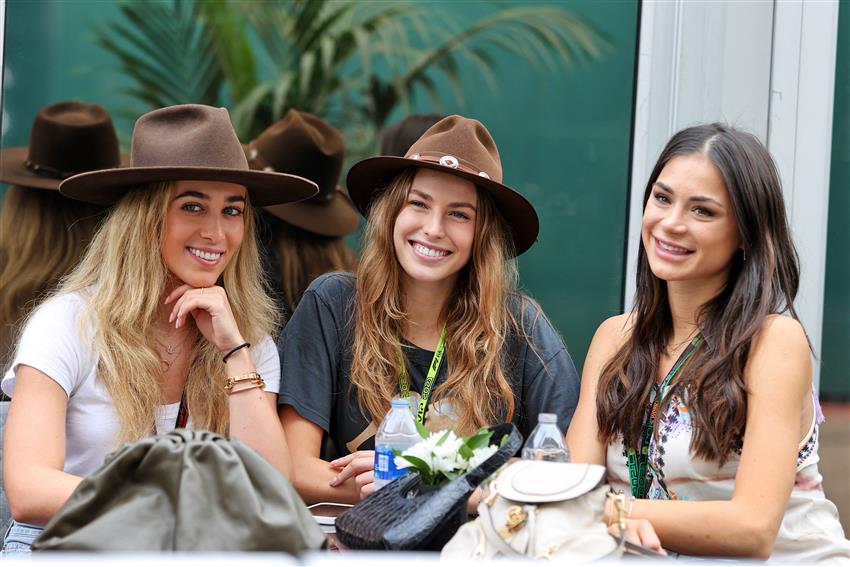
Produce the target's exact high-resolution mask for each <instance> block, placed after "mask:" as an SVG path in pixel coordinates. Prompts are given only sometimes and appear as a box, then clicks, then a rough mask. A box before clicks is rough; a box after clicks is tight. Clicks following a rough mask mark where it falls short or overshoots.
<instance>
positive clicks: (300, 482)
mask: <svg viewBox="0 0 850 567" xmlns="http://www.w3.org/2000/svg"><path fill="white" fill-rule="evenodd" d="M294 467H295V469H296V473H295V488H296V489H297V490H298V494H300V495H301V498H302V499H303V500H304V501H305V502H306V503H307V504H315V503H316V502H341V503H344V504H356V503H358V502H360V492H359V489H358V487H357V484H356V483H355V481H354V479H353V478H350V479H348V480H347V481H346V482H344V483H342V484H341V485H339V486H331V484H330V483H331V481H332V480H333V479H334V478H336V477H337V475H338V474H339V472H340V471H339V470H338V469H335V468H334V467H332V466H331V464H330V463H329V462H327V461H324V460H322V459H319V458H317V457H309V456H306V455H301V456H297V457H296V458H295V462H294Z"/></svg>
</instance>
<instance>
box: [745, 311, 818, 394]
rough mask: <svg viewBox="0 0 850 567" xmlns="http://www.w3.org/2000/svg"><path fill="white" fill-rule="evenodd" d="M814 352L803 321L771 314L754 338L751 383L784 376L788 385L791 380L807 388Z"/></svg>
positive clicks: (749, 373) (748, 377) (747, 378)
mask: <svg viewBox="0 0 850 567" xmlns="http://www.w3.org/2000/svg"><path fill="white" fill-rule="evenodd" d="M810 355H811V353H810V351H809V340H808V338H807V337H806V332H805V330H804V329H803V326H802V325H801V324H800V322H799V321H797V320H796V319H793V318H791V317H788V316H785V315H778V314H774V315H769V316H768V317H766V318H765V321H764V323H762V326H761V329H759V331H758V333H756V335H755V337H753V342H752V348H751V350H750V356H749V361H748V365H747V366H748V370H749V371H748V372H747V376H746V380H747V383H748V385H749V386H751V387H758V386H759V385H769V384H772V383H773V382H774V381H775V380H779V379H781V380H782V381H783V384H784V385H785V386H786V387H787V386H788V385H789V381H791V382H792V383H795V384H797V385H799V387H801V388H806V387H808V385H809V384H811V379H812V375H811V374H812V369H811V356H810ZM773 385H775V384H773Z"/></svg>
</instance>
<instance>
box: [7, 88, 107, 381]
mask: <svg viewBox="0 0 850 567" xmlns="http://www.w3.org/2000/svg"><path fill="white" fill-rule="evenodd" d="M120 163H121V156H120V154H119V152H118V138H117V137H116V135H115V128H113V126H112V119H111V118H110V116H109V113H108V112H107V111H106V109H105V108H103V107H102V106H100V105H98V104H86V103H82V102H78V101H72V100H71V101H63V102H58V103H56V104H51V105H50V106H47V107H45V108H42V109H41V110H39V111H38V113H37V114H36V116H35V119H34V120H33V125H32V128H31V130H30V143H29V146H27V147H17V148H3V149H2V150H0V181H3V182H5V183H9V184H10V185H11V187H9V188H8V189H7V191H6V196H5V198H4V200H3V206H2V208H0V368H2V369H3V370H5V368H6V364H5V363H6V361H7V359H8V357H9V356H10V354H11V353H10V350H11V349H12V348H13V347H14V337H15V334H16V330H17V323H18V322H19V321H21V320H23V319H25V318H26V316H27V315H28V313H29V311H30V309H31V308H32V307H33V305H34V304H35V303H36V302H37V301H38V300H39V299H40V298H41V297H42V296H43V295H45V294H46V293H48V292H49V291H50V290H52V289H53V288H55V287H56V285H57V284H58V283H59V280H60V279H61V278H62V276H64V275H65V274H66V273H67V272H68V271H70V270H71V269H72V268H73V267H74V266H76V265H77V263H78V262H79V260H80V258H82V256H83V252H85V249H86V246H88V243H89V241H91V238H92V236H94V233H95V230H96V229H97V225H98V222H99V221H100V220H101V218H102V213H103V211H104V209H103V207H99V206H97V205H92V204H90V203H83V202H80V201H75V200H73V199H68V198H67V197H64V196H62V195H61V194H60V193H59V192H58V191H57V189H59V184H60V183H61V182H62V180H63V179H65V178H67V177H69V176H71V175H74V174H76V173H81V172H84V171H93V170H96V169H107V168H111V167H118V166H119V165H120Z"/></svg>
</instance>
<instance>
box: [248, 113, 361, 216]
mask: <svg viewBox="0 0 850 567" xmlns="http://www.w3.org/2000/svg"><path fill="white" fill-rule="evenodd" d="M246 152H247V155H248V160H249V164H250V166H251V168H252V169H265V170H267V171H268V168H271V170H272V171H277V172H280V173H291V174H294V175H298V176H301V177H304V178H306V179H309V180H311V181H313V182H315V183H316V184H317V185H318V186H319V193H318V194H317V195H316V196H315V197H313V198H312V200H313V201H318V202H327V201H330V200H331V199H332V198H333V196H334V192H335V191H336V188H337V185H338V183H339V176H340V174H341V173H342V164H343V159H344V156H345V142H344V141H343V138H342V134H341V133H340V132H339V130H337V129H336V128H334V127H333V126H331V125H330V124H328V123H327V122H325V121H324V120H322V119H321V118H319V117H318V116H316V115H314V114H310V113H307V112H299V111H297V110H294V109H292V110H290V111H289V112H287V114H286V116H285V117H284V118H283V119H282V120H280V121H278V122H276V123H275V124H272V125H271V126H270V127H269V128H267V129H266V130H265V131H264V132H263V133H262V134H260V135H259V136H258V137H257V139H256V140H254V141H253V142H251V143H250V144H249V145H248V147H247V148H246Z"/></svg>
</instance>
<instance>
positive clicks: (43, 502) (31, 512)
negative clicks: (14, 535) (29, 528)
mask: <svg viewBox="0 0 850 567" xmlns="http://www.w3.org/2000/svg"><path fill="white" fill-rule="evenodd" d="M20 470H21V471H25V474H17V473H15V472H13V471H10V470H9V467H7V468H6V471H5V472H6V480H5V483H4V484H5V489H6V497H7V499H8V500H9V509H10V510H11V512H12V517H13V518H14V519H15V520H16V521H18V522H23V523H25V524H32V525H35V526H43V525H45V524H46V523H47V522H49V521H50V519H51V518H53V516H54V515H55V514H56V512H57V511H58V510H59V508H61V507H62V506H63V505H64V504H65V502H67V501H68V498H70V497H71V494H73V492H74V490H76V489H77V486H78V485H79V484H80V483H81V482H82V481H83V479H82V478H81V477H78V476H74V475H72V474H68V473H66V472H63V471H60V470H56V469H54V468H50V467H46V466H38V465H33V466H31V467H25V468H24V467H22V468H21V469H20Z"/></svg>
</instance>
